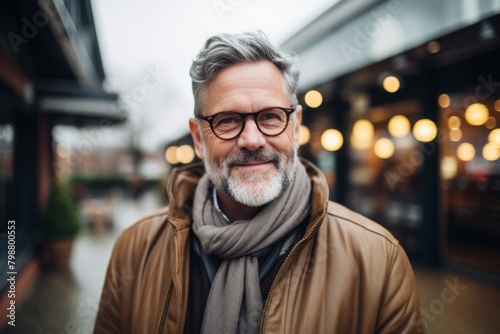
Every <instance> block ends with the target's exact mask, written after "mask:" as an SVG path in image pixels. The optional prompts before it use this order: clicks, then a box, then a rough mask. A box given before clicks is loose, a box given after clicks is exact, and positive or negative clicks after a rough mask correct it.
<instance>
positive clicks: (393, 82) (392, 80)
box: [382, 75, 401, 93]
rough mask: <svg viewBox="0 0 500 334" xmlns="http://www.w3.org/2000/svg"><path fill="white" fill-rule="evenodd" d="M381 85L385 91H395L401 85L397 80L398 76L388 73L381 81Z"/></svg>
mask: <svg viewBox="0 0 500 334" xmlns="http://www.w3.org/2000/svg"><path fill="white" fill-rule="evenodd" d="M382 86H383V87H384V89H385V90H386V91H387V92H389V93H395V92H397V91H398V90H399V87H401V83H400V82H399V79H398V78H396V77H395V76H393V75H390V76H388V77H386V78H385V79H384V81H383V82H382Z"/></svg>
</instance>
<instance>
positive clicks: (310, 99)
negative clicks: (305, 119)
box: [304, 90, 323, 108]
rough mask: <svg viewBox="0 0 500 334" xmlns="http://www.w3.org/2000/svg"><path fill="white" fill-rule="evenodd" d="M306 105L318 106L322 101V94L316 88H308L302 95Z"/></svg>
mask: <svg viewBox="0 0 500 334" xmlns="http://www.w3.org/2000/svg"><path fill="white" fill-rule="evenodd" d="M304 101H305V102H306V105H307V106H308V107H310V108H318V107H319V106H321V104H322V103H323V96H322V95H321V93H320V92H318V91H317V90H310V91H308V92H307V93H306V95H305V96H304Z"/></svg>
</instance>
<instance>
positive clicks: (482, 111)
mask: <svg viewBox="0 0 500 334" xmlns="http://www.w3.org/2000/svg"><path fill="white" fill-rule="evenodd" d="M488 117H489V112H488V108H486V106H485V105H484V104H482V103H473V104H471V105H470V106H468V107H467V109H465V120H466V121H467V123H469V124H470V125H476V126H479V125H483V124H485V123H486V121H487V120H488Z"/></svg>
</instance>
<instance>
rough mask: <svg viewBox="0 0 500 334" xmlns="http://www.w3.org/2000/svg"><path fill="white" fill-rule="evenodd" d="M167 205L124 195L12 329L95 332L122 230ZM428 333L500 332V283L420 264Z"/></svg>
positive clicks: (42, 285) (45, 279)
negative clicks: (109, 224) (106, 223)
mask: <svg viewBox="0 0 500 334" xmlns="http://www.w3.org/2000/svg"><path fill="white" fill-rule="evenodd" d="M160 206H161V203H160V201H159V200H158V199H157V197H155V194H154V193H146V194H145V195H144V196H143V197H142V198H140V199H139V200H138V201H137V202H134V201H133V200H131V199H124V198H120V200H119V201H118V202H117V204H116V208H115V212H114V217H113V218H114V222H115V227H114V229H112V230H101V231H96V232H91V231H87V232H86V233H84V234H83V235H81V236H80V237H79V238H78V240H77V242H76V247H75V250H74V253H73V258H72V263H71V269H70V270H68V271H62V272H61V271H59V272H56V271H46V272H43V273H42V275H41V276H40V279H39V281H38V283H37V285H36V287H35V288H34V290H33V292H32V294H31V296H30V297H29V299H28V300H27V302H26V303H25V304H24V305H23V307H22V308H21V309H19V311H18V313H17V321H16V327H15V328H9V330H8V331H7V333H30V334H31V333H33V334H36V333H43V334H62V333H67V334H69V333H81V334H84V333H92V331H93V328H94V321H95V315H96V312H97V305H98V302H99V298H100V294H101V289H102V284H103V280H104V277H105V272H106V267H107V264H108V261H109V257H110V255H111V251H112V247H113V244H114V241H115V240H116V237H117V236H118V234H119V233H120V232H121V231H122V230H123V229H124V228H126V227H128V226H130V225H131V224H133V223H134V222H136V221H137V220H138V219H140V218H142V217H144V216H146V215H147V214H149V213H151V212H154V211H155V210H156V209H158V208H159V207H160ZM414 269H415V275H416V278H417V284H418V288H419V293H420V299H421V304H422V308H423V311H424V320H425V322H426V325H427V330H428V333H453V334H461V333H463V334H465V333H474V334H482V333H488V334H489V333H500V316H499V315H500V314H499V310H500V287H499V286H495V285H492V284H490V283H487V282H484V281H480V280H477V279H474V278H472V277H470V276H466V275H464V274H460V273H458V272H454V271H451V270H446V269H428V268H424V267H415V268H414Z"/></svg>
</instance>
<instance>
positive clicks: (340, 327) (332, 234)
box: [95, 161, 424, 334]
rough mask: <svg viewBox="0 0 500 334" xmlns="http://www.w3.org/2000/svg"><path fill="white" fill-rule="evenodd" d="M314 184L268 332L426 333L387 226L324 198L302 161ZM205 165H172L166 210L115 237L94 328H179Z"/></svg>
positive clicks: (275, 288) (318, 179)
mask: <svg viewBox="0 0 500 334" xmlns="http://www.w3.org/2000/svg"><path fill="white" fill-rule="evenodd" d="M303 163H304V165H305V166H306V169H307V171H308V174H309V175H310V178H311V182H312V185H313V189H312V198H313V203H312V206H311V212H312V214H311V218H310V222H309V225H308V227H307V229H306V232H305V234H304V237H303V238H302V239H301V240H300V241H299V242H298V243H297V244H296V245H295V246H294V247H293V248H292V250H291V251H290V253H289V255H288V256H287V258H286V259H285V261H284V262H283V265H282V267H281V268H280V270H279V271H278V274H277V276H276V278H275V280H274V283H273V285H272V287H271V291H270V293H269V295H268V297H267V301H266V302H265V306H264V312H263V317H262V321H261V332H262V333H286V334H289V333H357V334H359V333H423V332H424V327H423V321H422V318H421V313H420V306H419V300H418V294H417V290H416V285H415V279H414V276H413V272H412V269H411V266H410V264H409V262H408V259H407V257H406V255H405V253H404V251H403V249H402V248H401V246H400V245H399V243H398V241H397V240H396V239H395V238H394V237H393V236H392V235H391V234H390V233H389V232H388V231H386V230H385V229H384V228H383V227H381V226H380V225H378V224H376V223H374V222H372V221H370V220H368V219H367V218H365V217H363V216H361V215H359V214H356V213H354V212H352V211H350V210H349V209H347V208H345V207H343V206H341V205H339V204H336V203H333V202H329V201H328V187H327V185H326V181H325V179H324V177H323V174H322V173H321V172H320V171H319V170H318V169H317V168H316V167H314V166H313V165H312V164H310V163H308V162H306V161H303ZM203 172H204V171H203V167H202V165H195V166H190V167H188V168H184V169H179V170H176V171H175V172H174V173H173V175H172V177H171V179H170V184H169V188H168V191H169V197H170V199H171V202H170V205H169V208H166V209H164V210H162V211H160V212H158V213H157V214H154V215H152V216H149V217H147V218H145V219H143V220H141V221H140V222H138V223H137V224H135V225H133V226H132V227H130V228H128V229H127V230H126V231H124V232H123V233H122V235H121V236H120V237H119V239H118V241H117V243H116V245H115V248H114V251H113V255H112V257H111V260H110V263H109V267H108V272H107V277H106V281H105V284H104V288H103V292H102V296H101V303H100V308H99V312H98V315H97V320H96V325H95V333H141V334H142V333H183V330H184V322H185V319H186V304H187V298H188V287H189V284H188V283H189V259H190V243H189V238H188V236H189V233H190V208H191V203H192V199H193V194H194V189H195V187H196V184H197V182H198V179H199V178H200V176H201V175H202V174H203Z"/></svg>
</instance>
